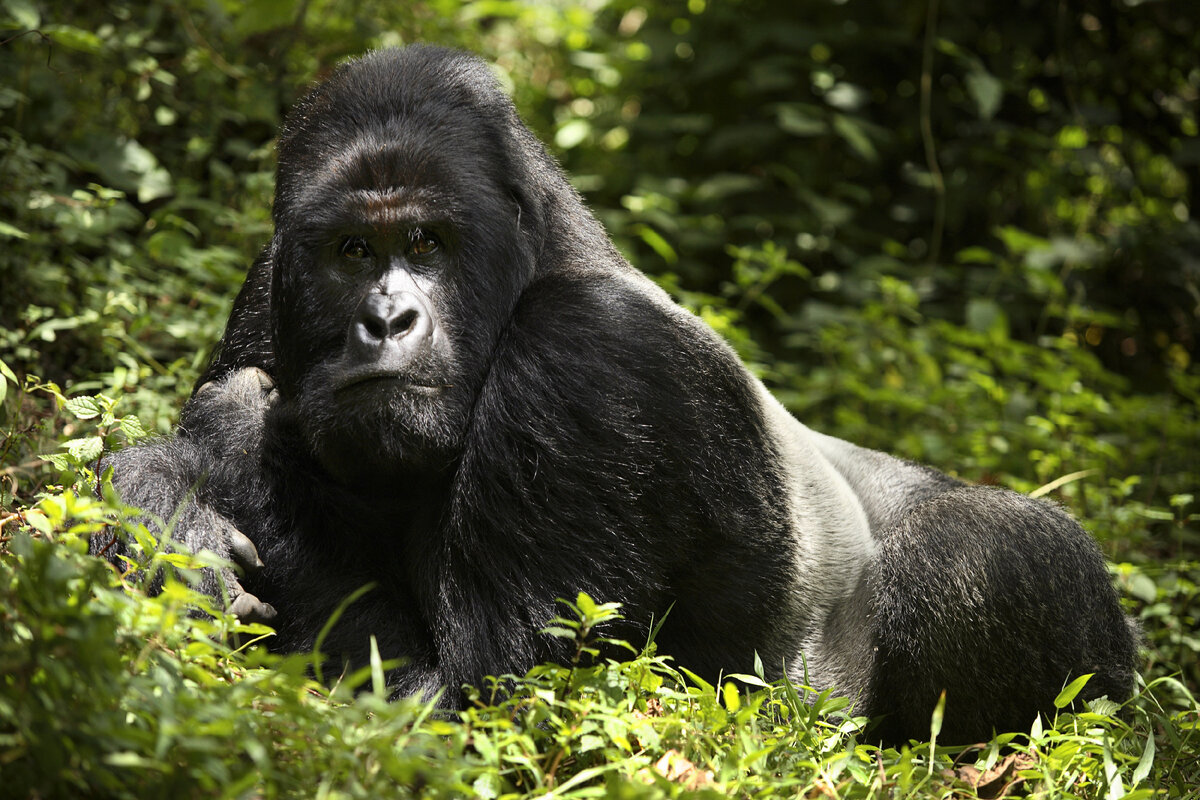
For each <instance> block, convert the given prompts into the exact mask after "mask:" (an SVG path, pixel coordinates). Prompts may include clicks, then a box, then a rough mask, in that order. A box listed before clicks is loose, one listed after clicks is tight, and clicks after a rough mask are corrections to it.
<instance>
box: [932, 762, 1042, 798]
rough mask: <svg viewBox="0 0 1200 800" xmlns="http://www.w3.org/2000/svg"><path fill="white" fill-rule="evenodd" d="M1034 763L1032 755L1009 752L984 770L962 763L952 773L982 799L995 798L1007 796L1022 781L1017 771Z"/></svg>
mask: <svg viewBox="0 0 1200 800" xmlns="http://www.w3.org/2000/svg"><path fill="white" fill-rule="evenodd" d="M1035 764H1036V761H1035V760H1034V759H1033V757H1032V756H1029V755H1027V754H1025V753H1010V754H1008V755H1007V756H1005V757H1004V758H1002V759H1000V760H999V761H998V762H996V763H995V764H993V765H992V766H991V767H990V768H988V769H986V770H982V771H981V770H980V769H979V768H978V767H975V766H973V765H971V764H962V765H959V766H957V767H955V768H954V770H953V773H952V774H953V777H955V778H957V779H958V780H960V781H962V782H963V783H965V784H967V785H968V786H970V787H971V788H972V789H974V790H975V793H976V794H978V795H979V796H980V797H981V798H983V800H997V798H1001V797H1006V796H1009V792H1010V791H1011V790H1012V789H1015V788H1016V787H1017V786H1018V785H1019V784H1020V783H1022V782H1023V781H1024V778H1022V777H1020V776H1019V775H1017V772H1019V771H1020V770H1023V769H1028V768H1029V767H1031V766H1034V765H1035Z"/></svg>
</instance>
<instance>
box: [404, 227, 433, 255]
mask: <svg viewBox="0 0 1200 800" xmlns="http://www.w3.org/2000/svg"><path fill="white" fill-rule="evenodd" d="M440 246H441V243H440V242H438V240H437V237H436V236H434V235H433V234H431V233H425V232H424V231H422V230H420V229H418V230H415V231H413V232H412V234H410V235H409V239H408V252H409V254H411V255H414V256H427V255H430V254H432V253H435V252H437V249H438V248H439V247H440Z"/></svg>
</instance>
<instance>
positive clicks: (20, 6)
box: [4, 0, 42, 31]
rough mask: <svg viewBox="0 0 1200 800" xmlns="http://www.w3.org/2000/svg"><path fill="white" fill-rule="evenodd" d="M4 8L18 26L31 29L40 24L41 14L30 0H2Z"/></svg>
mask: <svg viewBox="0 0 1200 800" xmlns="http://www.w3.org/2000/svg"><path fill="white" fill-rule="evenodd" d="M4 8H5V10H6V11H8V13H9V14H11V15H12V20H13V22H15V23H16V24H17V27H18V28H23V29H25V30H27V31H31V30H34V29H35V28H37V27H38V26H40V25H41V24H42V16H41V14H39V13H38V10H37V6H36V5H35V4H34V3H33V2H32V0H4Z"/></svg>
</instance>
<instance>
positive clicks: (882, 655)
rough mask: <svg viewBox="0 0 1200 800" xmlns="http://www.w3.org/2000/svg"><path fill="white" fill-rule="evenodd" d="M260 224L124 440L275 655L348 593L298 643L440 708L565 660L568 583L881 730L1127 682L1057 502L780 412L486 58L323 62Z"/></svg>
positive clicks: (125, 470)
mask: <svg viewBox="0 0 1200 800" xmlns="http://www.w3.org/2000/svg"><path fill="white" fill-rule="evenodd" d="M274 219H275V236H274V238H273V239H272V241H271V243H270V245H268V247H267V248H266V249H265V250H264V251H263V254H262V256H261V257H260V258H259V259H258V260H257V261H256V262H255V264H254V266H253V267H252V269H251V271H250V273H249V275H248V277H247V280H246V284H245V286H244V288H243V289H242V291H241V293H240V294H239V296H238V298H237V301H236V303H235V306H234V310H233V313H232V315H231V317H230V321H229V325H228V328H227V330H226V333H225V336H224V338H223V340H222V343H221V346H220V350H219V352H218V355H217V357H216V358H215V360H214V362H213V364H212V366H211V367H210V369H209V370H208V372H207V374H206V375H205V376H204V377H203V378H202V380H201V382H200V389H199V390H198V391H197V393H196V394H195V396H194V397H193V399H192V400H191V401H190V402H189V404H188V406H187V407H186V408H185V410H184V417H183V420H182V423H181V428H180V432H179V435H178V436H177V437H176V438H175V439H172V440H167V441H164V442H159V443H157V444H153V445H149V446H145V447H138V448H134V449H132V450H128V451H125V452H124V453H122V454H119V455H118V457H117V463H116V467H117V470H116V473H117V474H116V483H117V485H118V487H119V488H120V489H121V490H122V491H123V492H124V494H125V496H126V498H127V499H128V500H130V501H131V502H133V503H135V504H140V505H142V506H143V507H146V508H147V509H148V510H149V511H152V512H155V513H158V514H160V515H163V516H168V515H170V514H171V513H173V512H174V510H175V507H176V506H178V505H179V504H180V503H181V501H182V500H183V499H184V498H185V496H186V495H187V492H188V490H189V489H190V488H191V487H192V486H193V485H195V484H197V483H198V482H199V483H201V484H202V485H201V486H200V488H199V490H198V493H197V495H196V497H195V499H194V500H193V501H192V503H191V505H190V508H192V509H193V510H192V511H190V512H187V513H190V514H192V516H190V517H189V516H187V513H185V515H184V518H183V519H181V522H180V524H179V525H178V526H177V527H176V531H175V534H174V535H175V538H177V539H179V540H180V541H182V542H183V543H184V544H185V545H186V546H189V547H193V548H195V547H198V546H207V547H209V548H210V549H214V550H216V551H217V552H219V553H220V552H233V554H234V555H235V556H236V555H238V554H239V553H240V554H241V555H242V558H241V559H240V560H241V561H243V562H244V561H246V560H247V559H246V557H245V548H244V547H242V548H241V549H239V548H238V547H236V546H235V545H236V540H234V539H231V540H230V543H223V542H224V540H223V539H222V536H224V537H225V538H229V534H228V533H225V534H218V535H213V534H212V533H211V532H210V531H208V530H207V529H204V530H201V529H202V528H205V525H206V524H207V522H206V521H210V520H211V518H212V517H214V516H217V517H218V518H220V519H221V520H222V522H223V521H224V520H230V521H232V522H233V523H234V524H235V525H236V526H237V528H238V529H240V530H241V531H244V532H245V533H246V534H247V535H248V536H249V537H250V538H251V539H252V540H253V542H254V543H255V545H257V548H258V552H259V554H260V555H261V557H262V562H263V563H264V565H265V566H263V567H262V569H261V570H259V571H258V572H257V573H255V574H251V575H249V576H248V577H245V578H243V579H242V580H243V583H244V588H243V586H242V585H240V584H239V585H237V586H236V591H235V592H233V594H235V595H238V596H240V595H242V594H244V595H246V597H247V599H246V600H245V602H244V603H243V608H246V609H249V611H248V613H250V614H251V615H252V616H255V615H257V616H259V617H260V618H272V619H273V624H274V625H275V627H276V630H277V632H278V635H277V637H276V639H275V642H274V646H276V647H278V648H280V649H282V650H289V651H292V650H304V649H307V648H311V647H312V645H313V643H314V639H315V636H316V634H317V632H318V631H319V630H320V629H321V627H322V625H323V624H324V623H325V621H326V620H327V619H328V617H329V615H330V613H331V612H332V611H333V609H334V608H335V607H336V606H337V604H338V603H339V602H340V601H341V600H342V599H343V598H344V597H346V596H347V595H349V594H350V593H351V592H353V591H354V590H355V589H357V588H359V587H360V586H363V585H364V584H367V583H374V584H375V589H374V590H373V591H371V592H369V593H368V594H366V595H365V596H363V597H362V598H361V599H360V600H358V601H357V602H356V603H355V605H354V606H353V607H352V608H351V609H350V611H349V612H348V613H347V614H346V615H345V616H344V617H343V618H342V620H341V622H339V623H338V625H337V626H336V627H335V628H334V630H333V632H332V634H331V636H330V638H329V639H328V640H327V641H326V643H325V645H324V650H325V652H327V653H330V654H333V655H335V656H337V657H340V658H344V659H347V660H349V661H351V662H354V663H357V664H362V663H365V661H366V658H367V652H368V637H369V636H371V635H374V636H375V637H376V638H377V640H378V643H379V648H380V652H381V654H382V656H383V657H384V658H394V657H402V658H404V659H405V664H404V665H403V666H401V667H399V668H397V669H395V670H393V671H392V672H391V673H390V674H389V681H390V683H391V685H392V686H393V688H395V689H396V690H398V691H400V692H421V693H430V692H433V691H435V690H437V689H439V688H445V689H446V691H447V694H446V695H445V697H446V700H445V702H446V703H447V704H449V705H457V704H459V703H461V702H462V698H461V694H460V692H459V687H460V686H461V685H462V684H463V683H464V682H471V683H478V682H479V681H480V680H481V679H482V678H483V676H485V675H488V674H492V675H495V674H501V673H521V672H523V671H525V670H527V669H528V668H529V667H531V666H533V665H535V664H537V663H539V662H541V661H545V660H553V659H560V658H563V657H564V656H565V653H564V652H563V650H562V646H561V644H560V640H557V639H554V638H552V637H547V636H545V635H542V634H540V633H538V630H539V629H540V628H541V627H542V626H543V625H544V624H545V623H546V622H547V621H548V620H549V619H550V618H551V617H552V616H553V615H554V614H555V613H556V611H557V609H556V605H555V601H556V598H574V597H575V595H576V594H577V593H578V592H579V591H581V590H582V591H587V592H588V593H590V594H591V595H592V596H593V597H595V598H597V599H599V600H603V601H619V602H621V603H623V604H624V610H625V613H626V615H627V621H626V622H625V623H624V626H623V627H622V628H621V629H620V630H617V631H614V633H616V634H617V635H624V636H626V637H627V638H629V639H630V640H631V641H634V642H640V641H642V640H643V638H644V636H645V633H646V631H647V630H648V628H649V625H650V623H651V620H652V618H653V619H657V618H659V617H661V615H662V614H663V613H664V612H666V611H667V609H668V608H672V611H671V613H670V616H669V618H668V619H667V622H666V624H665V625H664V626H663V628H662V630H661V632H660V635H659V640H658V641H659V646H660V648H661V649H662V650H663V651H665V652H667V653H670V654H671V655H673V656H674V657H675V658H676V659H677V660H678V662H679V663H681V664H682V665H684V666H687V667H688V668H689V669H692V670H694V671H695V672H697V673H698V674H701V675H704V676H707V677H708V678H715V677H716V676H717V675H718V674H719V673H721V672H722V671H724V672H726V673H729V672H747V671H750V670H751V669H752V667H753V664H754V658H755V654H756V653H757V654H758V655H759V656H760V657H761V659H762V662H763V664H764V665H766V667H767V669H768V671H769V672H770V673H771V676H772V677H777V676H779V675H782V674H784V671H785V665H786V670H787V672H788V673H790V674H791V675H792V676H793V677H796V676H799V675H800V674H802V673H803V671H804V670H805V669H807V670H808V674H809V677H810V679H811V680H812V681H813V682H814V683H819V684H821V685H836V686H837V687H838V689H839V690H840V691H841V692H843V693H845V694H848V695H850V696H852V697H854V698H855V699H856V700H857V701H858V703H859V708H860V709H862V710H863V711H865V712H867V713H870V714H873V715H885V719H884V721H883V723H882V727H881V728H880V731H881V734H882V735H883V736H885V737H886V738H888V739H891V740H896V739H902V738H904V737H908V736H916V737H921V736H923V735H925V734H926V733H927V732H928V725H929V716H930V712H931V711H932V709H933V706H934V704H935V703H936V701H937V697H938V695H939V693H940V692H941V691H942V690H943V689H946V690H947V692H948V698H949V699H948V706H947V708H948V712H947V714H948V716H947V722H946V731H947V734H948V735H952V736H953V737H957V738H959V739H960V740H967V739H976V738H981V737H986V736H987V735H988V734H990V733H991V731H992V729H993V727H1000V728H1011V727H1017V728H1021V727H1027V726H1028V725H1029V723H1031V722H1032V721H1033V718H1034V716H1035V715H1036V714H1037V713H1038V712H1039V711H1045V710H1048V709H1051V708H1052V703H1051V701H1052V700H1053V698H1054V697H1055V695H1056V694H1057V693H1058V691H1059V689H1061V687H1062V686H1063V685H1064V684H1065V683H1066V682H1067V681H1068V680H1070V679H1071V678H1073V677H1074V676H1076V675H1078V674H1081V673H1083V672H1091V671H1097V672H1098V673H1099V674H1098V675H1097V676H1096V678H1095V679H1093V681H1092V682H1091V683H1090V684H1089V689H1088V693H1087V696H1097V695H1099V694H1105V693H1107V694H1109V695H1110V696H1112V697H1114V698H1118V699H1119V698H1123V697H1125V696H1126V695H1127V693H1128V691H1129V689H1130V688H1131V686H1132V680H1133V664H1134V640H1133V636H1132V633H1131V629H1130V627H1129V626H1128V625H1127V623H1126V621H1125V618H1124V616H1123V615H1122V614H1121V612H1120V609H1119V606H1118V603H1117V598H1116V595H1115V592H1114V591H1113V589H1112V588H1111V586H1110V585H1109V581H1108V577H1107V574H1106V572H1105V570H1104V565H1103V562H1102V560H1101V558H1100V555H1099V552H1098V550H1097V549H1096V547H1095V545H1094V544H1093V543H1092V541H1091V540H1090V539H1089V538H1088V537H1087V535H1086V534H1085V533H1084V532H1083V531H1082V530H1081V529H1080V528H1079V527H1078V526H1077V525H1076V524H1075V523H1074V522H1073V521H1071V520H1070V519H1069V518H1068V517H1067V516H1066V515H1065V514H1063V513H1062V512H1061V511H1059V510H1057V509H1056V508H1054V507H1051V506H1049V505H1045V504H1042V503H1039V502H1035V501H1031V500H1029V499H1027V498H1024V497H1020V496H1018V495H1015V494H1013V493H1010V492H1003V491H999V490H988V489H981V488H972V487H967V486H965V485H963V484H961V483H959V482H957V481H954V480H952V479H950V478H948V477H946V476H944V475H941V474H940V473H937V472H935V471H933V470H929V469H926V468H923V467H918V466H915V465H911V464H906V463H904V462H900V461H897V460H896V459H893V458H891V457H889V456H886V455H884V454H881V453H875V452H872V451H867V450H862V449H859V448H855V447H854V446H852V445H848V444H846V443H844V442H839V441H838V440H836V439H831V438H829V437H824V436H821V435H819V434H816V433H813V432H812V431H809V430H808V429H807V428H804V427H803V426H802V425H800V424H799V423H797V422H796V421H795V420H793V419H792V418H791V417H790V416H788V415H787V414H786V413H785V412H784V411H783V410H782V407H780V406H779V405H778V404H777V403H775V401H773V400H772V399H771V398H770V397H769V396H768V395H767V394H766V392H765V390H763V389H762V387H761V385H760V384H759V383H758V382H757V381H756V380H755V379H754V378H753V377H751V376H750V375H749V373H748V372H747V371H746V370H745V369H744V368H743V367H742V365H741V364H740V363H739V362H738V360H737V358H736V356H735V355H734V353H733V352H732V350H731V349H730V348H729V347H728V346H727V345H725V344H724V343H723V342H722V341H721V340H720V339H719V338H718V337H717V336H716V335H715V334H714V333H713V332H712V331H711V330H709V329H708V328H707V327H706V326H704V325H703V324H702V323H700V322H699V321H698V320H697V319H696V318H694V317H692V316H691V315H689V314H687V313H686V312H684V311H682V310H681V309H679V308H678V307H676V306H674V305H673V304H672V303H671V302H670V301H669V300H668V299H667V297H666V295H665V294H663V293H662V292H661V291H659V290H658V289H657V288H656V287H655V286H654V285H653V284H652V283H651V282H650V281H648V280H647V279H646V278H645V277H644V276H642V275H641V274H640V273H638V272H637V271H635V270H634V269H632V268H631V267H630V266H629V264H628V263H626V262H625V261H624V259H622V258H621V257H620V256H619V255H618V253H617V252H616V251H615V249H614V248H613V247H612V245H611V244H610V242H609V241H608V238H607V236H606V235H605V233H604V231H603V230H602V228H601V227H600V225H599V223H597V222H596V220H595V218H594V217H592V215H591V214H590V213H589V212H588V211H587V210H586V208H585V207H584V205H583V203H582V201H581V200H580V198H579V197H578V195H577V194H576V193H575V192H574V191H573V190H572V189H571V188H570V186H569V184H568V183H567V181H566V179H565V177H564V176H563V174H562V172H561V171H560V170H559V168H558V167H557V165H556V164H555V163H554V162H553V161H552V159H551V158H550V157H549V156H548V155H547V154H546V152H545V150H544V148H543V147H542V146H541V144H540V143H538V142H537V141H536V140H535V139H534V138H533V136H532V135H531V134H530V133H529V131H528V130H527V129H526V128H525V127H524V126H523V125H522V124H521V123H520V121H519V120H518V118H517V116H516V114H515V111H514V110H513V107H512V104H511V103H510V102H509V100H508V99H507V98H506V97H504V95H503V94H502V93H501V92H500V91H499V90H498V89H497V87H496V84H495V81H494V80H493V79H492V77H491V76H490V74H489V72H488V69H487V67H486V66H485V65H484V64H483V63H481V62H479V61H478V60H476V59H474V58H471V57H469V56H466V55H463V54H459V53H454V52H450V51H446V50H441V49H437V48H427V47H410V48H407V49H405V50H402V51H386V52H379V53H374V54H371V55H369V56H367V57H365V58H363V59H361V60H359V61H356V62H353V63H351V64H349V65H346V66H344V67H342V68H340V69H339V70H337V71H336V72H335V73H334V74H333V76H332V77H331V78H330V79H329V80H328V81H326V82H325V83H324V84H322V85H320V86H318V87H317V88H315V89H314V90H313V91H312V92H311V93H310V94H309V95H308V96H307V97H306V98H305V99H304V100H303V101H301V102H300V103H299V104H298V106H297V107H296V110H295V111H294V112H293V114H292V115H291V117H290V118H289V120H288V123H287V124H286V126H285V128H284V131H283V134H282V136H281V139H280V166H279V175H278V183H277V195H276V202H275V208H274ZM414 242H418V243H420V245H421V246H419V247H418V246H417V245H414V244H413V243H414ZM430 242H432V243H433V246H432V248H427V247H426V245H428V244H429V243H430ZM360 244H361V245H362V246H361V247H360V246H359V245H360ZM427 249H428V250H429V252H426V250H427ZM363 254H367V255H363ZM250 368H252V369H250ZM258 370H262V371H263V372H259V371H258ZM264 372H265V373H266V374H269V375H270V376H271V378H273V379H274V382H275V383H276V384H277V390H276V389H274V388H272V382H271V380H270V379H268V378H267V377H266V374H264ZM364 376H365V377H366V378H369V379H367V380H364ZM216 577H217V576H214V579H215V578H216ZM225 577H227V578H228V577H229V576H225ZM276 610H277V614H278V615H277V616H274V617H272V615H273V614H274V613H275V612H276Z"/></svg>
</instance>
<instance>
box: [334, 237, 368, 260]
mask: <svg viewBox="0 0 1200 800" xmlns="http://www.w3.org/2000/svg"><path fill="white" fill-rule="evenodd" d="M340 253H341V256H342V258H348V259H351V260H353V261H360V260H362V259H364V258H369V257H370V255H371V248H369V247H367V243H366V242H364V241H363V240H362V239H360V238H359V237H357V236H351V237H348V238H347V239H345V240H344V241H343V242H342V248H341V251H340Z"/></svg>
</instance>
